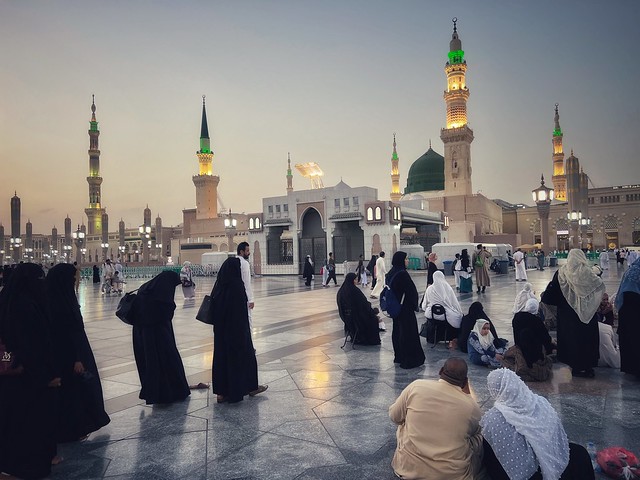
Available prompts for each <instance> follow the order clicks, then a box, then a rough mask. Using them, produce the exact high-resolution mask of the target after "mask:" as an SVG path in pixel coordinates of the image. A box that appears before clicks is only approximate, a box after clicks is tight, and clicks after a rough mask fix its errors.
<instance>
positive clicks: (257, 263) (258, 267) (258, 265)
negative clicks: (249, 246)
mask: <svg viewBox="0 0 640 480" xmlns="http://www.w3.org/2000/svg"><path fill="white" fill-rule="evenodd" d="M252 255H253V273H254V274H255V275H262V253H260V242H258V241H257V240H256V241H255V242H253V252H252Z"/></svg>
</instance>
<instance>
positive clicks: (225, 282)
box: [209, 257, 249, 325]
mask: <svg viewBox="0 0 640 480" xmlns="http://www.w3.org/2000/svg"><path fill="white" fill-rule="evenodd" d="M211 298H212V302H211V307H210V308H209V317H211V320H212V322H211V323H215V324H216V325H220V324H221V323H222V322H224V321H225V320H226V319H227V317H228V315H229V314H230V313H232V312H231V310H233V311H234V312H235V313H239V314H240V315H246V317H247V322H248V321H249V320H248V319H249V316H248V315H249V313H248V310H247V292H246V290H245V288H244V282H243V281H242V273H241V270H240V259H239V258H237V257H230V258H227V259H226V260H225V261H224V263H223V264H222V265H221V266H220V270H218V278H217V279H216V283H215V284H214V285H213V289H212V290H211ZM214 299H215V300H214ZM236 309H240V311H239V312H236Z"/></svg>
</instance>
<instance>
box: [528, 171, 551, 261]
mask: <svg viewBox="0 0 640 480" xmlns="http://www.w3.org/2000/svg"><path fill="white" fill-rule="evenodd" d="M531 194H532V196H533V201H534V202H536V207H537V209H538V216H539V217H540V227H541V229H542V239H541V242H540V243H542V245H543V246H544V248H546V249H547V251H548V250H550V249H551V243H550V241H549V210H550V206H551V201H552V200H553V196H554V190H553V188H549V187H547V186H546V185H545V184H544V175H540V186H539V187H538V188H536V189H535V190H533V191H532V192H531Z"/></svg>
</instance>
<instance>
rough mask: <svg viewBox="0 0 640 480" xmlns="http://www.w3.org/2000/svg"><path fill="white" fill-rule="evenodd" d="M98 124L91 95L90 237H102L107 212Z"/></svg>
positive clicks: (88, 179)
mask: <svg viewBox="0 0 640 480" xmlns="http://www.w3.org/2000/svg"><path fill="white" fill-rule="evenodd" d="M99 136H100V131H99V130H98V122H97V120H96V102H95V96H94V95H91V121H90V122H89V176H88V177H87V183H88V184H89V207H88V208H85V209H84V213H85V214H86V215H87V225H88V230H87V234H88V235H100V234H101V233H102V214H103V213H104V212H105V210H104V208H102V194H101V191H100V185H102V177H101V176H100V150H99V149H98V137H99Z"/></svg>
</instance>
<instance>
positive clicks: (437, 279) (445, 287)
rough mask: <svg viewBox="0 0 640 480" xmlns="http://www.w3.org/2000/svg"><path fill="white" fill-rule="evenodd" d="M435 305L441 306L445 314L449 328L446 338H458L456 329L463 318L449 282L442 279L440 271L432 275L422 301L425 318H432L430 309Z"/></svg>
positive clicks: (442, 274)
mask: <svg viewBox="0 0 640 480" xmlns="http://www.w3.org/2000/svg"><path fill="white" fill-rule="evenodd" d="M436 304H440V305H442V306H443V307H444V310H445V312H446V313H447V323H448V324H449V326H450V327H451V328H450V329H449V331H448V334H447V338H458V329H459V328H460V322H462V316H463V313H462V308H461V307H460V302H458V299H457V297H456V294H455V292H454V291H453V288H451V285H449V282H447V280H446V279H445V278H444V273H442V272H441V271H437V272H435V273H434V274H433V284H432V285H429V286H428V287H427V290H426V292H425V294H424V298H423V299H422V305H421V307H422V309H423V310H424V316H425V317H427V318H434V316H433V315H432V313H431V307H432V306H433V305H436ZM435 318H436V319H437V320H444V318H437V316H436V317H435Z"/></svg>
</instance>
